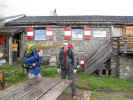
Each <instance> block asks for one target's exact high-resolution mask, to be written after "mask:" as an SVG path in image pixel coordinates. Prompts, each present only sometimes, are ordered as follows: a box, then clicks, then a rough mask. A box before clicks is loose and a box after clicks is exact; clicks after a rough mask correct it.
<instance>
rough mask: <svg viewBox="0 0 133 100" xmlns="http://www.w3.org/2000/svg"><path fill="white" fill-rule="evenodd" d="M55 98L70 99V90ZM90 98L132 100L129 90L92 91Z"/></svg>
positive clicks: (93, 99) (132, 93)
mask: <svg viewBox="0 0 133 100" xmlns="http://www.w3.org/2000/svg"><path fill="white" fill-rule="evenodd" d="M57 100H72V97H71V93H70V92H68V91H67V92H66V91H65V92H64V93H63V94H62V95H61V96H60V97H59V98H58V99H57ZM91 100H133V91H131V92H103V91H101V92H100V91H98V92H92V94H91Z"/></svg>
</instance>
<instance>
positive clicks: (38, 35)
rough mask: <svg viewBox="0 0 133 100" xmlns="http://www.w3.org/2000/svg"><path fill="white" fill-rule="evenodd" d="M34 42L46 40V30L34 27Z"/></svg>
mask: <svg viewBox="0 0 133 100" xmlns="http://www.w3.org/2000/svg"><path fill="white" fill-rule="evenodd" d="M34 39H35V40H46V30H45V29H44V27H36V28H35V35H34Z"/></svg>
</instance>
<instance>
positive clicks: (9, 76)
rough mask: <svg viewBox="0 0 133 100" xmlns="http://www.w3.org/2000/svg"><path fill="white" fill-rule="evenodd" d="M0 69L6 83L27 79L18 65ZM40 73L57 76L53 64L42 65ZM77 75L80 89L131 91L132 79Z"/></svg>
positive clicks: (46, 75)
mask: <svg viewBox="0 0 133 100" xmlns="http://www.w3.org/2000/svg"><path fill="white" fill-rule="evenodd" d="M1 70H2V71H5V73H6V82H7V84H8V85H13V84H16V83H18V82H22V81H25V80H27V79H28V78H27V75H26V74H25V73H24V72H23V70H22V68H21V67H19V66H10V65H4V66H3V67H0V71H1ZM41 73H42V76H44V77H54V78H55V77H59V74H58V73H57V70H56V67H55V66H52V67H51V66H50V67H46V66H45V67H44V66H42V67H41ZM77 76H78V77H77V78H78V79H77V81H76V85H77V87H78V88H81V89H91V90H93V91H95V90H99V89H109V90H112V91H133V81H127V80H123V79H118V78H115V77H107V76H102V77H98V76H94V75H88V74H86V73H83V72H79V73H78V74H77Z"/></svg>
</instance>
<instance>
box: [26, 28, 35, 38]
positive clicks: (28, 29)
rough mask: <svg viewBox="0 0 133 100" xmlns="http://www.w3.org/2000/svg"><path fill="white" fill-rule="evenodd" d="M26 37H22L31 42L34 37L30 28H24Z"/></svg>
mask: <svg viewBox="0 0 133 100" xmlns="http://www.w3.org/2000/svg"><path fill="white" fill-rule="evenodd" d="M26 33H27V34H26V36H25V37H24V38H25V39H27V40H33V37H34V29H33V27H32V26H30V27H27V28H26Z"/></svg>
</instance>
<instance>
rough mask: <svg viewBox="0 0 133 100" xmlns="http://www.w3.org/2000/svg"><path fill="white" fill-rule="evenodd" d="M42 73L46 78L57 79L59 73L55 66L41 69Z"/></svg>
mask: <svg viewBox="0 0 133 100" xmlns="http://www.w3.org/2000/svg"><path fill="white" fill-rule="evenodd" d="M41 73H42V76H44V77H57V76H58V73H57V70H56V67H55V66H49V67H47V68H46V67H44V66H43V67H41Z"/></svg>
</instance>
